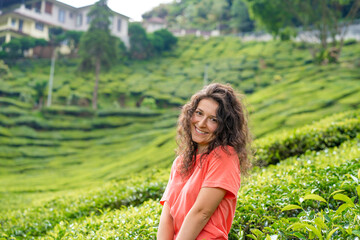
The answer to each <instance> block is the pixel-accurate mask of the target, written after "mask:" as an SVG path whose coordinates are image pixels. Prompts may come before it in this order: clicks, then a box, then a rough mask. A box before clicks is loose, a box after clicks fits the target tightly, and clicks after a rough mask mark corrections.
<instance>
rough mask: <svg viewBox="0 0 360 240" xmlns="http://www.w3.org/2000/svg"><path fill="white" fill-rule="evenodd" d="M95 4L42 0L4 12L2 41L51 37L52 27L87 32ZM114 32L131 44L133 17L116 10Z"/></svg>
mask: <svg viewBox="0 0 360 240" xmlns="http://www.w3.org/2000/svg"><path fill="white" fill-rule="evenodd" d="M91 7H92V5H89V6H85V7H80V8H76V7H73V6H70V5H67V4H64V3H62V2H59V1H56V0H41V1H36V2H32V3H29V4H21V5H20V7H18V8H16V9H14V10H11V11H8V12H6V11H5V12H3V13H1V15H0V44H2V43H3V42H9V41H10V40H11V38H14V37H15V38H16V37H20V36H31V37H35V38H44V39H46V40H49V28H50V27H53V26H56V27H62V28H63V29H65V30H76V31H86V30H87V29H88V28H89V26H90V18H89V17H88V16H87V14H88V13H89V11H90V8H91ZM110 21H111V25H110V28H111V33H112V35H114V36H116V37H119V38H120V39H121V40H122V41H123V42H124V44H125V45H126V46H129V36H128V23H129V17H127V16H125V15H122V14H120V13H117V12H114V11H112V17H111V19H110Z"/></svg>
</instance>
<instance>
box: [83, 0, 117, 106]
mask: <svg viewBox="0 0 360 240" xmlns="http://www.w3.org/2000/svg"><path fill="white" fill-rule="evenodd" d="M88 16H89V17H90V18H91V19H92V20H91V22H90V28H89V29H88V31H87V32H86V33H84V34H83V35H82V37H81V39H80V48H79V53H80V56H81V58H82V61H81V65H80V68H81V69H82V70H90V69H92V68H93V67H95V85H94V92H93V99H92V107H93V109H97V92H98V85H99V75H100V70H101V67H105V68H106V67H110V66H111V65H112V64H113V62H114V61H115V60H116V57H117V50H118V49H117V45H116V43H117V41H116V38H115V37H113V36H111V34H110V30H109V25H110V20H109V18H110V17H111V16H112V13H111V10H110V8H109V7H108V6H107V1H106V0H100V1H98V2H96V3H95V4H94V6H93V7H92V8H91V10H90V12H89V14H88Z"/></svg>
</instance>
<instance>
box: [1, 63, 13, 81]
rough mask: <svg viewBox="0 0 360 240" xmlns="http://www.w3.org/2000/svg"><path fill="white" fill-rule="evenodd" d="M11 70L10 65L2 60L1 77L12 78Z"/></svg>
mask: <svg viewBox="0 0 360 240" xmlns="http://www.w3.org/2000/svg"><path fill="white" fill-rule="evenodd" d="M11 77H12V75H11V71H10V69H9V67H8V66H7V65H6V64H5V63H4V61H3V60H0V78H1V79H8V78H11Z"/></svg>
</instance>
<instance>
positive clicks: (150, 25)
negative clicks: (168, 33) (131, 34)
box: [143, 17, 166, 33]
mask: <svg viewBox="0 0 360 240" xmlns="http://www.w3.org/2000/svg"><path fill="white" fill-rule="evenodd" d="M143 27H144V28H145V30H146V32H148V33H152V32H155V31H157V30H160V29H163V28H166V20H165V19H162V18H159V17H152V18H149V19H144V21H143Z"/></svg>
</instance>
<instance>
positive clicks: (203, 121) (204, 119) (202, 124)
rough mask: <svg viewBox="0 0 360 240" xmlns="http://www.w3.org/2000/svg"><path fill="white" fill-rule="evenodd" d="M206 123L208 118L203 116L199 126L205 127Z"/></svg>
mask: <svg viewBox="0 0 360 240" xmlns="http://www.w3.org/2000/svg"><path fill="white" fill-rule="evenodd" d="M205 125H206V118H205V117H203V118H202V119H200V121H199V127H204V126H205Z"/></svg>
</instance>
